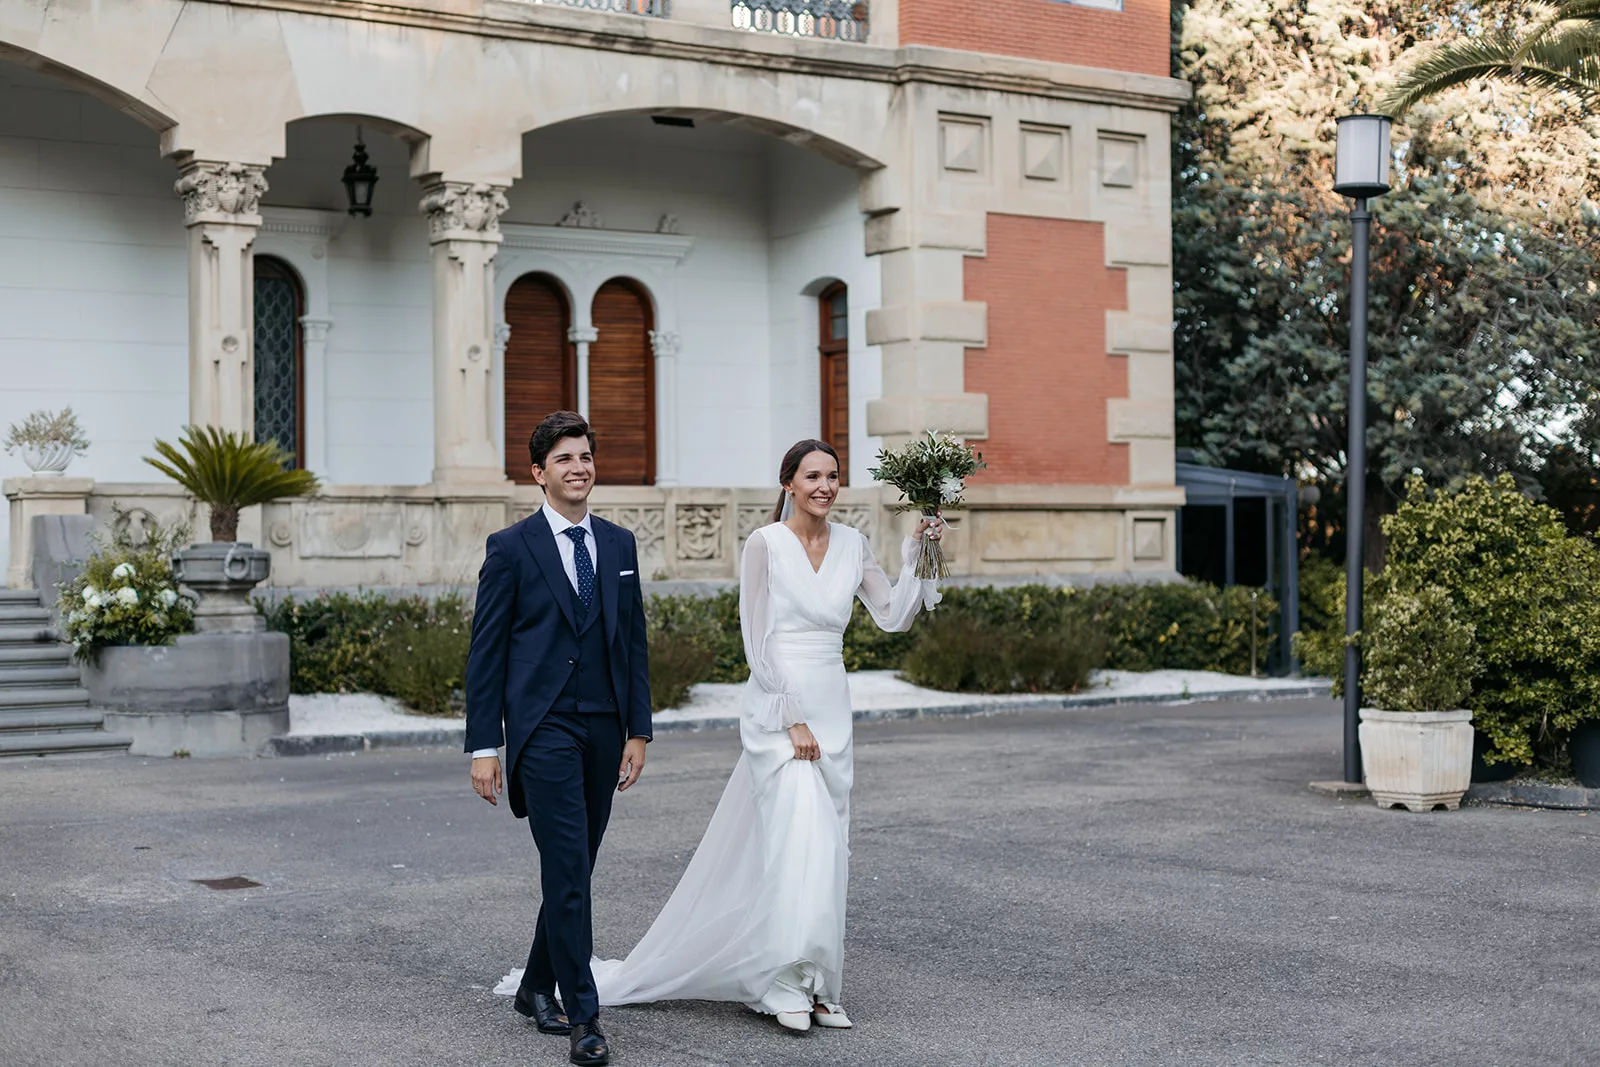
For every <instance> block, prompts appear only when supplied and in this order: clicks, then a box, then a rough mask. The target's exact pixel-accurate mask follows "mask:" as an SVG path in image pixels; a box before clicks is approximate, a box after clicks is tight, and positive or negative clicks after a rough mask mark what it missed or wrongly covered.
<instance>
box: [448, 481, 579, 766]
mask: <svg viewBox="0 0 1600 1067" xmlns="http://www.w3.org/2000/svg"><path fill="white" fill-rule="evenodd" d="M539 511H540V512H541V513H542V514H543V515H544V520H545V521H546V522H548V523H549V524H550V532H551V533H553V534H555V536H556V551H558V552H560V553H561V569H562V570H564V571H566V572H567V581H569V582H571V583H572V591H573V592H574V593H576V592H577V591H578V557H577V556H575V555H573V553H575V552H576V551H577V550H578V546H577V544H576V543H575V542H574V541H573V540H572V538H570V537H568V536H567V534H566V531H567V530H568V529H570V528H571V527H573V526H582V527H583V531H584V534H585V537H584V539H583V547H584V550H585V551H587V552H588V553H589V566H591V567H593V568H594V573H595V574H596V575H598V574H599V573H600V566H599V564H600V557H599V555H598V554H597V553H596V552H595V545H594V524H593V523H592V522H591V521H590V519H589V513H588V512H587V511H585V512H584V513H583V518H582V519H580V520H578V521H577V522H568V521H567V519H566V517H565V516H564V515H562V514H561V513H560V512H559V511H557V510H556V509H555V508H553V507H551V506H550V502H549V501H548V500H547V501H545V503H544V506H543V507H541V508H540V509H539ZM499 754H500V750H499V749H496V748H480V749H476V750H474V751H473V753H472V758H473V759H482V758H483V757H485V756H498V755H499Z"/></svg>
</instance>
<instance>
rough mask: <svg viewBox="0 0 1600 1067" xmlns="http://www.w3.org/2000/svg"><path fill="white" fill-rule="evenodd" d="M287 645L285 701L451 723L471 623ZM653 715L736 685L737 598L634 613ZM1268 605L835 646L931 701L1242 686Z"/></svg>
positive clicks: (1055, 618) (340, 600)
mask: <svg viewBox="0 0 1600 1067" xmlns="http://www.w3.org/2000/svg"><path fill="white" fill-rule="evenodd" d="M261 610H262V611H263V613H264V614H265V615H266V616H267V624H268V625H269V626H270V627H271V628H272V629H275V630H281V631H283V632H285V633H287V634H288V635H289V638H290V656H291V663H292V671H293V676H292V680H291V687H292V689H293V691H294V692H296V693H326V692H359V691H366V692H377V693H386V694H390V695H393V696H397V697H399V698H400V699H402V700H404V701H405V702H406V703H408V704H410V705H411V706H412V707H414V708H417V709H418V710H426V711H433V712H438V713H447V712H458V711H459V709H460V686H461V680H460V679H461V676H462V674H463V673H464V670H465V663H466V655H467V648H468V644H469V641H470V615H469V613H468V611H467V609H466V607H465V605H464V603H463V602H462V601H461V600H460V599H459V598H449V597H446V598H440V599H439V600H437V601H429V600H427V599H426V598H424V597H421V596H403V597H393V596H385V595H383V594H380V593H375V592H368V593H361V594H349V593H333V594H326V595H322V596H318V597H314V598H312V599H309V600H305V601H298V600H295V599H293V598H286V599H285V600H284V601H282V602H281V603H279V604H278V605H277V606H275V607H271V608H268V607H266V606H265V605H262V607H261ZM645 613H646V616H647V619H648V636H649V641H650V665H651V676H652V677H651V705H652V707H653V708H654V709H655V710H658V711H659V710H661V709H662V708H667V707H676V706H678V705H679V704H681V703H682V702H683V701H684V700H685V699H686V698H687V696H688V692H689V687H690V686H692V685H694V684H695V683H697V682H743V681H744V680H745V679H746V678H748V677H749V674H750V672H749V668H748V667H747V666H746V665H745V661H744V646H743V641H742V639H741V637H740V634H739V594H738V591H737V590H735V589H726V590H723V591H722V592H719V593H717V594H715V595H713V596H708V597H696V596H684V595H677V596H652V597H650V598H649V601H648V603H647V604H646V607H645ZM1276 613H1277V605H1276V604H1275V603H1274V602H1273V600H1272V599H1271V598H1270V597H1268V596H1266V595H1265V594H1263V593H1261V592H1260V591H1258V590H1251V589H1244V588H1233V589H1226V590H1219V589H1216V588H1214V587H1212V586H1208V585H1203V584H1196V583H1188V582H1182V583H1171V584H1166V585H1143V586H1133V585H1127V586H1096V587H1094V588H1092V589H1060V588H1054V587H1051V586H1045V585H1022V586H1009V587H987V586H970V587H957V588H951V589H947V590H945V594H944V602H943V603H942V604H941V605H940V606H939V609H938V610H937V611H936V612H934V613H933V614H932V615H931V616H928V617H927V618H921V619H919V620H918V621H917V624H916V625H915V626H914V627H913V628H912V629H911V631H910V632H907V633H896V634H889V633H884V632H883V631H881V630H879V629H878V627H877V626H876V624H874V623H873V621H872V619H871V618H870V617H869V616H868V614H867V611H866V608H865V607H863V606H862V605H861V604H860V603H859V602H858V603H857V604H856V605H855V613H854V616H853V618H852V621H851V624H850V627H849V629H848V630H847V631H846V632H845V639H844V661H845V666H846V667H847V668H848V669H850V670H853V671H854V670H904V671H906V672H907V676H908V678H909V679H910V680H912V681H915V682H918V683H919V684H924V685H929V686H934V687H938V688H954V689H963V690H980V691H985V692H1018V691H1021V692H1047V691H1049V692H1060V691H1069V690H1071V689H1075V688H1078V687H1080V686H1082V685H1083V684H1084V683H1085V681H1086V680H1087V678H1088V674H1089V672H1090V671H1092V670H1094V669H1095V668H1098V667H1101V666H1107V667H1114V668H1121V669H1125V670H1155V669H1159V668H1165V667H1178V668H1190V669H1195V670H1218V671H1227V672H1229V673H1233V674H1246V673H1248V672H1249V670H1250V664H1251V636H1252V634H1254V637H1255V645H1256V655H1257V663H1258V665H1259V664H1261V663H1264V662H1265V657H1266V653H1267V650H1268V649H1269V648H1270V647H1271V645H1272V640H1273V634H1274V632H1275V627H1276V622H1277V614H1276Z"/></svg>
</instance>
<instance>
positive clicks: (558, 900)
mask: <svg viewBox="0 0 1600 1067" xmlns="http://www.w3.org/2000/svg"><path fill="white" fill-rule="evenodd" d="M621 764H622V724H621V723H620V722H619V721H618V719H617V715H616V713H615V712H608V713H605V714H579V713H575V712H562V711H551V712H550V713H549V714H547V715H546V716H545V717H544V719H543V721H541V722H540V723H539V725H538V727H536V728H535V729H534V731H533V736H532V737H530V738H529V739H528V743H527V745H526V746H525V747H524V748H523V750H522V755H521V757H520V758H519V759H518V760H517V767H516V774H517V775H518V777H519V779H520V781H521V784H522V789H523V794H524V795H525V796H526V798H527V802H528V825H529V827H530V828H531V829H532V830H533V840H534V844H535V845H537V846H538V849H539V883H540V887H541V888H542V890H543V893H544V903H542V904H541V905H540V906H539V919H538V922H537V924H536V925H535V927H534V931H533V947H532V948H531V949H530V950H529V952H528V967H527V971H526V972H525V973H524V975H523V978H522V987H523V989H524V990H526V991H528V992H530V993H551V992H554V991H555V989H556V987H557V986H559V987H560V989H561V1004H562V1007H564V1008H565V1009H566V1012H567V1018H569V1019H571V1020H572V1021H573V1022H574V1023H580V1022H587V1021H588V1020H590V1019H593V1018H594V1017H595V1016H596V1015H597V1014H599V1012H600V1000H599V997H598V996H597V995H596V993H595V987H594V974H593V972H592V971H590V969H589V960H590V958H591V957H593V955H594V937H593V932H592V931H593V927H592V925H591V922H590V909H589V877H590V874H591V873H592V872H593V870H594V859H595V855H596V854H597V853H598V852H599V851H600V839H601V837H603V836H604V835H605V832H606V822H607V821H608V820H609V819H610V818H611V800H612V798H613V797H615V796H616V795H617V770H618V768H619V767H620V766H621Z"/></svg>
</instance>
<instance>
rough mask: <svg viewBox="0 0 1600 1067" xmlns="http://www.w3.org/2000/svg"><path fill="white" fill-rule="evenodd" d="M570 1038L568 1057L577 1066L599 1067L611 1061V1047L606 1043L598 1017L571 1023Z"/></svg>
mask: <svg viewBox="0 0 1600 1067" xmlns="http://www.w3.org/2000/svg"><path fill="white" fill-rule="evenodd" d="M570 1040H571V1041H572V1055H571V1057H569V1058H570V1059H571V1060H572V1062H573V1063H576V1064H577V1065H578V1067H601V1065H602V1064H606V1063H610V1062H611V1048H610V1046H608V1045H607V1044H606V1035H605V1034H604V1033H602V1032H601V1031H600V1020H599V1019H597V1018H596V1019H590V1020H589V1021H588V1022H583V1023H573V1024H572V1035H571V1037H570Z"/></svg>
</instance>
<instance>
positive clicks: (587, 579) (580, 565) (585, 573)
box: [561, 526, 594, 615]
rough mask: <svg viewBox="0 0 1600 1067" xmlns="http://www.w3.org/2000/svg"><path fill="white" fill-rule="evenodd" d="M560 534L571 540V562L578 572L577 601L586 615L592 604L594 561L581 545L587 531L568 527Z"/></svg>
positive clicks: (580, 527)
mask: <svg viewBox="0 0 1600 1067" xmlns="http://www.w3.org/2000/svg"><path fill="white" fill-rule="evenodd" d="M561 532H562V533H564V534H566V535H567V536H568V537H570V538H572V562H573V563H574V564H576V569H577V572H578V601H579V603H581V604H582V605H583V613H584V614H585V615H587V614H588V613H589V608H590V606H591V605H593V604H594V561H593V560H591V559H590V558H589V550H588V549H586V548H585V547H584V544H583V536H584V534H585V533H586V532H587V531H585V530H584V528H583V527H582V526H568V527H567V528H566V529H565V530H563V531H561Z"/></svg>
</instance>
